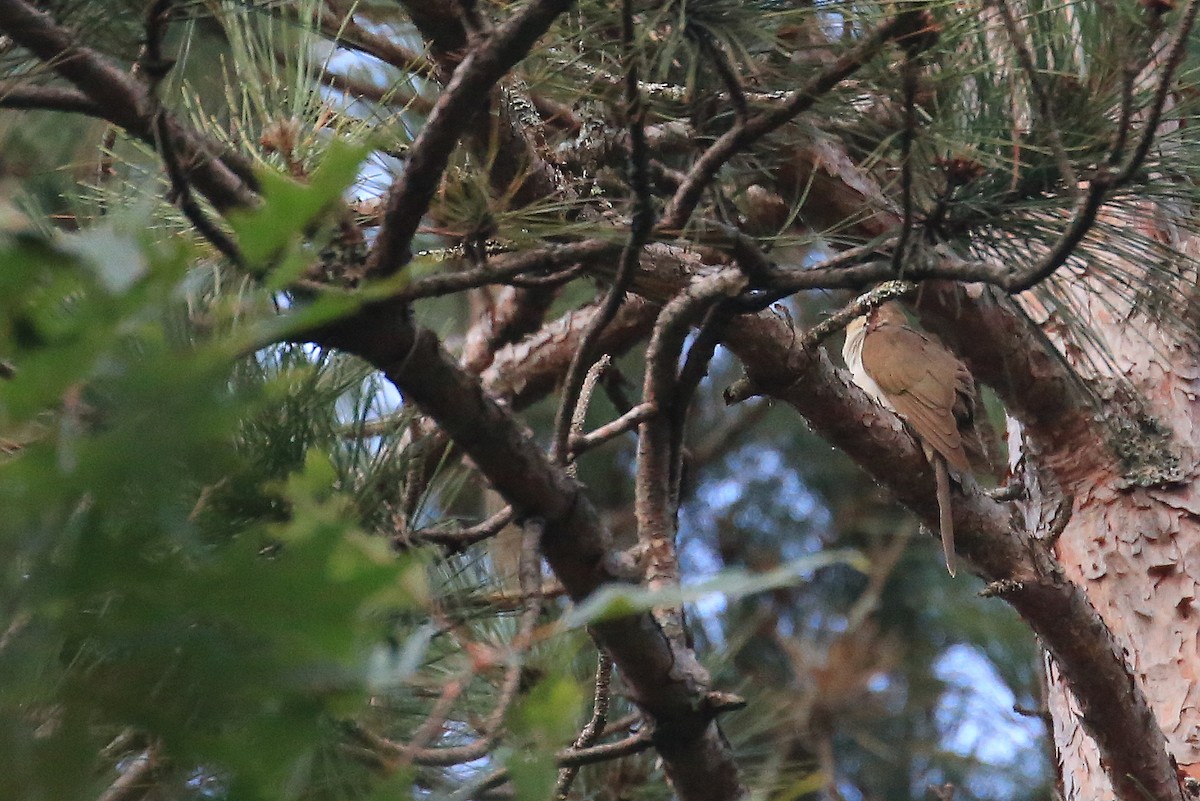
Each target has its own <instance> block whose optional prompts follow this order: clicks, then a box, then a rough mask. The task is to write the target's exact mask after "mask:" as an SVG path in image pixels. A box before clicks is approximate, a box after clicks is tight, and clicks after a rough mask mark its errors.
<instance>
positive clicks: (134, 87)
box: [0, 0, 255, 210]
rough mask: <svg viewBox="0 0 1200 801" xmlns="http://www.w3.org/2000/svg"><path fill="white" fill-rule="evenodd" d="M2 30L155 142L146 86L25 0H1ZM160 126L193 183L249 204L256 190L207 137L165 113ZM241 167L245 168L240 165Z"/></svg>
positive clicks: (107, 114)
mask: <svg viewBox="0 0 1200 801" xmlns="http://www.w3.org/2000/svg"><path fill="white" fill-rule="evenodd" d="M0 30H3V31H4V32H5V33H6V34H8V35H9V36H11V37H12V39H13V41H15V42H16V43H17V44H19V45H21V46H22V47H24V48H25V49H27V50H29V51H30V52H31V53H33V55H35V56H36V57H37V58H39V59H41V60H42V61H44V62H46V64H48V65H49V66H50V67H51V68H52V69H53V70H54V71H55V72H57V73H58V74H59V75H60V76H62V77H63V78H65V79H67V80H68V81H70V82H71V83H72V84H74V85H75V86H76V87H77V88H78V89H79V90H80V91H81V92H82V93H83V94H84V95H85V96H86V97H87V98H88V99H89V100H90V101H91V102H92V103H93V104H94V105H95V106H96V108H98V109H100V111H101V113H102V114H103V115H104V118H105V119H107V120H108V121H110V122H112V123H113V124H114V125H118V126H120V127H122V128H124V129H125V130H126V131H127V132H128V133H129V134H130V135H131V136H135V137H137V138H138V139H141V140H142V141H144V142H147V143H149V144H151V145H154V144H155V134H156V126H155V122H154V114H153V109H154V104H153V103H152V102H151V100H150V98H149V96H148V94H147V92H146V89H145V87H144V86H142V85H141V84H139V83H138V82H137V81H135V80H134V79H133V78H131V77H130V76H129V75H128V74H126V73H125V72H123V71H122V70H120V69H118V68H117V67H116V66H115V65H113V64H111V63H109V62H108V61H107V60H106V59H105V58H104V57H103V56H101V55H100V54H99V53H97V52H95V51H94V50H92V49H90V48H87V47H84V46H82V45H79V44H77V43H76V42H75V38H74V36H73V35H72V34H71V33H70V32H69V31H68V30H67V29H65V28H63V27H62V26H60V25H59V24H58V23H57V22H55V21H54V19H53V18H52V17H51V16H50V15H49V14H46V13H45V12H43V11H39V10H38V9H36V8H34V6H33V5H31V4H30V3H28V2H25V0H0ZM162 114H163V115H164V116H163V121H162V126H161V127H162V129H163V130H164V131H165V132H166V133H167V134H168V135H169V137H170V140H171V148H172V150H173V151H174V153H175V154H176V157H177V158H178V161H179V164H180V166H181V167H182V169H183V171H184V174H185V176H186V178H187V180H188V182H189V183H190V184H192V185H193V186H195V187H196V188H197V189H198V190H199V191H200V192H201V193H202V194H203V195H204V196H205V197H207V198H208V199H209V201H211V202H212V204H213V205H214V206H216V207H217V208H218V209H222V210H224V209H229V208H232V207H236V206H251V205H253V204H254V202H255V195H254V193H253V192H252V191H251V186H250V185H249V184H248V183H247V181H246V180H243V179H244V178H245V177H246V176H245V175H244V174H243V175H241V176H239V175H238V174H237V173H235V172H234V170H232V169H230V166H229V165H227V164H226V163H225V162H223V161H222V160H221V158H220V157H219V156H216V155H214V154H213V153H212V152H211V148H210V147H208V146H207V145H206V144H205V142H204V140H203V138H202V137H201V136H199V135H198V134H196V133H195V132H193V131H190V130H188V129H187V128H185V127H184V126H183V125H182V124H180V123H179V121H178V120H176V119H175V118H174V117H172V116H170V115H168V114H166V112H162ZM239 172H241V170H239Z"/></svg>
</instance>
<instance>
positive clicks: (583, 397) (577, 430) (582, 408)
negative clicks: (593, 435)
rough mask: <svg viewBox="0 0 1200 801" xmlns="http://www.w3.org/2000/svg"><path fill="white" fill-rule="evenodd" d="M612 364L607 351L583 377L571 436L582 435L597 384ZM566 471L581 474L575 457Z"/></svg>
mask: <svg viewBox="0 0 1200 801" xmlns="http://www.w3.org/2000/svg"><path fill="white" fill-rule="evenodd" d="M611 366H612V358H611V357H610V356H609V355H608V354H607V353H606V354H604V355H603V356H601V357H600V358H599V359H597V360H596V363H595V364H593V365H592V366H591V367H589V368H588V371H587V375H585V376H584V377H583V384H582V385H580V388H579V402H578V403H576V404H575V411H574V412H572V414H571V432H570V436H571V437H572V438H574V437H579V436H580V435H581V432H582V431H583V424H584V422H585V421H586V420H587V413H588V407H589V406H591V405H592V395H593V394H594V393H595V391H596V385H597V384H598V383H600V378H601V376H603V375H604V371H605V370H607V369H608V368H609V367H611ZM566 471H567V475H569V476H570V477H571V478H577V477H578V476H579V465H577V464H576V463H575V460H574V459H571V460H570V461H568V462H567V464H566Z"/></svg>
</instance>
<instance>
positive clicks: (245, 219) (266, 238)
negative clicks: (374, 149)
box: [229, 139, 370, 283]
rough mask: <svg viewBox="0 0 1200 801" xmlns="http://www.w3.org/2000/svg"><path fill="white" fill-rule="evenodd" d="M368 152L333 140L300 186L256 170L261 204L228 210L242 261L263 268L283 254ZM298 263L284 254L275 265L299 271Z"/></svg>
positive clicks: (348, 181)
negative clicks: (282, 260) (243, 259)
mask: <svg viewBox="0 0 1200 801" xmlns="http://www.w3.org/2000/svg"><path fill="white" fill-rule="evenodd" d="M369 152H370V147H369V146H367V145H352V144H349V143H347V142H343V141H342V140H339V139H335V140H333V141H332V142H331V143H330V144H329V150H328V151H326V153H325V160H324V161H323V162H322V163H321V165H320V166H319V167H317V169H315V170H314V171H313V173H312V176H311V177H310V178H309V181H308V183H306V184H302V183H300V182H298V181H295V180H293V179H291V178H288V177H286V176H284V175H281V174H280V173H277V172H271V171H267V170H263V171H260V172H259V174H258V179H259V183H260V185H261V187H262V197H263V203H262V205H261V206H259V207H258V208H257V209H254V210H252V211H239V212H232V213H230V214H229V224H230V226H232V228H233V230H234V233H235V234H236V235H237V238H238V246H239V247H240V248H241V250H242V255H243V256H244V257H245V259H246V261H247V263H248V264H249V265H250V266H252V267H257V268H265V267H267V266H269V264H270V262H272V261H273V260H275V259H277V258H278V257H279V256H280V255H281V254H283V253H284V251H285V250H286V248H287V247H288V246H289V245H291V244H292V243H293V242H294V241H295V240H296V239H297V238H298V236H299V235H300V234H301V233H302V232H304V231H305V230H306V229H308V228H310V227H311V226H313V225H314V224H315V223H316V222H317V221H318V220H319V219H320V217H321V215H322V214H323V213H324V212H325V211H326V210H327V209H328V208H329V207H330V205H331V204H332V203H333V202H334V201H336V200H337V199H338V198H339V197H341V194H342V192H344V191H345V190H346V188H347V187H349V186H350V185H351V184H352V183H353V182H354V179H355V178H356V177H357V175H358V167H359V165H360V164H361V163H362V161H363V159H365V158H366V156H367V154H368V153H369ZM303 263H304V260H302V259H286V258H285V261H284V264H283V266H281V267H280V269H283V270H284V271H286V272H289V273H292V272H295V271H296V270H298V269H301V268H302V266H303ZM283 283H287V282H286V281H284V282H283Z"/></svg>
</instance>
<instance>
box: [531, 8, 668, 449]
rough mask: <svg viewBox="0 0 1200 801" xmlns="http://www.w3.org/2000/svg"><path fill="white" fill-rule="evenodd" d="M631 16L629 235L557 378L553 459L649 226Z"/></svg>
mask: <svg viewBox="0 0 1200 801" xmlns="http://www.w3.org/2000/svg"><path fill="white" fill-rule="evenodd" d="M633 37H634V21H633V9H632V6H631V5H630V0H624V2H623V4H622V7H621V42H622V50H623V58H624V61H625V117H626V122H627V124H628V127H629V184H630V187H631V188H632V190H633V219H632V220H631V221H630V225H629V238H628V239H627V240H626V242H625V248H624V250H622V251H621V261H620V263H619V265H618V266H617V274H616V277H615V278H613V283H612V286H610V287H609V290H608V294H607V295H605V297H604V301H603V303H601V305H600V309H599V311H597V313H596V316H595V317H594V318H592V323H591V325H590V326H588V330H587V331H586V332H585V333H584V335H583V338H582V340H580V343H579V348H578V349H577V350H576V352H575V354H574V356H573V357H572V359H571V364H570V366H569V367H568V368H567V374H566V376H565V377H564V378H563V391H562V399H561V400H560V402H559V407H558V413H557V414H556V416H555V418H554V438H553V440H552V442H551V446H550V456H551V459H553V460H554V461H556V462H558V463H560V464H563V463H565V462H566V460H567V458H568V455H569V452H570V448H569V440H570V435H571V432H570V428H571V424H570V421H571V418H572V416H573V415H574V412H575V405H576V403H578V400H579V392H580V388H581V386H582V384H583V379H584V376H585V375H586V374H587V370H588V368H589V367H590V366H591V363H592V357H593V353H592V351H593V349H594V348H595V345H596V343H597V342H598V341H599V340H600V337H601V336H602V335H603V333H604V329H605V327H607V326H608V324H609V323H610V322H611V321H612V319H613V317H615V316H616V314H617V310H618V309H619V308H620V306H621V303H622V302H623V301H624V299H625V290H626V289H628V287H629V284H630V282H631V281H632V279H633V272H634V269H635V268H636V267H637V263H638V260H639V258H640V256H641V253H642V247H643V246H644V245H645V244H646V241H647V240H648V239H649V237H650V233H651V231H652V230H653V229H654V206H653V202H652V200H651V196H650V177H649V166H648V162H649V152H648V148H647V145H646V128H645V115H646V107H645V105H644V104H643V103H642V96H641V93H640V92H639V91H638V64H637V53H636V51H635V49H634V46H633Z"/></svg>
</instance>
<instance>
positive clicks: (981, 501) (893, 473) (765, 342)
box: [726, 314, 1181, 801]
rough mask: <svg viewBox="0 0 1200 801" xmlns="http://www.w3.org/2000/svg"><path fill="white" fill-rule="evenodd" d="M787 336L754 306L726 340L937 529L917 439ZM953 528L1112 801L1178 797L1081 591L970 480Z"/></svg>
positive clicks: (1143, 711) (1140, 698) (753, 371)
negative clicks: (1033, 647) (1025, 635)
mask: <svg viewBox="0 0 1200 801" xmlns="http://www.w3.org/2000/svg"><path fill="white" fill-rule="evenodd" d="M796 341H797V338H796V337H794V336H792V332H791V328H790V326H789V325H787V324H786V323H784V322H783V321H781V320H779V319H777V318H775V317H773V316H771V315H768V314H759V315H755V316H753V317H746V318H742V319H741V320H739V321H738V325H735V326H731V327H730V331H729V336H728V337H727V339H726V344H728V345H729V347H730V348H731V349H732V350H733V351H734V353H735V354H737V355H738V357H739V358H741V359H742V361H743V362H744V363H745V364H746V368H747V371H748V373H749V375H750V377H751V379H752V380H754V381H755V382H756V383H757V384H758V386H759V387H760V388H761V389H763V390H764V391H765V392H766V393H767V394H770V395H772V396H773V397H776V398H779V399H781V400H783V401H785V402H787V403H788V404H790V405H792V406H793V407H794V408H795V409H796V410H797V411H799V412H800V413H801V414H802V415H803V416H804V417H805V418H806V419H807V420H808V422H809V424H810V425H811V426H812V427H813V428H814V429H815V430H816V431H817V433H819V434H820V435H821V436H823V437H824V438H825V439H826V440H828V441H829V442H831V443H832V444H834V445H836V446H838V447H839V448H841V449H842V450H843V451H845V452H846V453H847V454H849V455H850V457H851V458H853V459H854V460H855V461H856V462H858V463H859V464H860V465H861V466H862V467H863V468H864V469H866V470H867V471H868V472H869V473H870V474H871V475H872V476H874V478H875V479H876V480H877V481H879V482H880V483H882V484H883V485H884V486H886V487H887V488H888V489H890V490H891V491H892V492H893V493H894V494H895V495H896V497H897V498H898V500H899V501H900V502H901V503H903V504H904V505H905V506H907V507H908V508H909V509H911V510H912V511H913V512H915V513H916V514H917V515H918V516H919V517H920V518H921V519H922V520H924V521H925V522H926V523H927V524H929V525H930V526H931V527H932V528H935V529H936V520H937V514H938V509H937V502H936V500H935V499H934V492H933V475H932V470H931V469H930V467H929V465H928V463H927V462H926V461H925V458H924V456H923V454H922V451H921V447H920V445H919V444H917V442H916V441H915V440H914V439H913V438H912V436H911V435H910V434H909V433H908V432H907V430H906V429H905V428H904V426H903V424H901V423H900V421H899V419H898V418H896V417H895V416H894V415H893V414H891V413H890V412H886V411H884V410H883V409H882V408H881V407H879V406H878V405H876V404H875V403H874V402H873V401H871V400H870V399H869V398H868V397H867V396H866V394H865V393H863V392H862V391H860V390H858V389H857V388H856V387H854V386H852V385H851V383H850V382H849V380H848V379H846V378H844V377H843V376H842V375H840V374H839V373H838V371H836V370H834V368H833V367H832V365H831V364H830V363H829V361H828V359H827V358H826V357H825V356H824V354H823V353H822V352H820V351H815V352H814V351H804V350H802V349H801V348H799V347H797V345H796V344H795V343H796ZM789 343H791V344H789ZM954 531H955V537H956V540H957V545H958V548H959V552H960V553H961V554H963V555H964V556H966V557H967V558H968V559H969V560H970V561H971V562H972V563H974V565H975V566H976V569H977V571H978V572H979V574H980V575H982V576H983V577H984V578H985V579H988V580H989V581H991V582H993V589H994V593H993V594H996V595H999V596H1001V597H1002V598H1003V599H1004V600H1006V601H1008V603H1010V604H1011V605H1012V606H1013V608H1014V609H1016V611H1017V612H1018V613H1019V614H1020V615H1021V617H1022V618H1024V620H1025V621H1026V623H1028V624H1029V626H1030V627H1031V628H1032V629H1033V630H1034V632H1035V633H1036V634H1037V635H1038V637H1039V638H1040V640H1041V641H1042V643H1043V645H1045V647H1046V648H1047V650H1048V651H1049V652H1050V653H1051V654H1052V655H1053V656H1054V658H1055V659H1056V660H1057V662H1058V664H1059V667H1060V669H1061V670H1062V673H1063V676H1064V677H1065V678H1066V679H1067V683H1068V684H1069V686H1070V687H1071V690H1072V692H1073V693H1074V695H1075V699H1076V701H1077V703H1078V704H1079V708H1080V711H1081V719H1082V721H1083V725H1084V728H1085V729H1086V730H1087V732H1088V734H1090V735H1091V736H1092V738H1093V739H1094V740H1095V741H1096V743H1097V745H1098V747H1099V749H1100V753H1101V756H1102V758H1103V760H1104V764H1105V765H1106V767H1107V768H1108V772H1109V775H1110V776H1111V777H1112V780H1113V784H1114V786H1115V787H1116V789H1117V793H1118V795H1119V797H1120V798H1121V799H1122V801H1145V800H1146V799H1148V798H1151V799H1157V800H1159V801H1179V799H1180V798H1181V793H1180V789H1179V783H1178V780H1177V778H1176V776H1175V769H1174V766H1173V765H1172V762H1171V758H1170V756H1169V755H1168V753H1167V750H1166V739H1165V737H1164V736H1163V733H1162V731H1161V729H1160V728H1159V727H1158V724H1157V722H1156V721H1155V718H1154V714H1153V712H1152V710H1151V709H1150V705H1149V703H1148V701H1147V700H1146V696H1145V695H1144V693H1143V692H1142V689H1141V687H1139V686H1138V684H1137V683H1136V681H1135V680H1134V678H1133V676H1132V675H1131V673H1130V671H1129V669H1128V667H1127V666H1126V664H1125V659H1124V655H1123V651H1122V648H1121V646H1120V645H1119V644H1118V643H1117V642H1116V640H1115V639H1114V638H1113V635H1112V632H1111V631H1110V630H1109V629H1108V627H1107V626H1106V625H1105V623H1104V621H1103V620H1102V619H1101V618H1100V617H1099V615H1098V614H1097V613H1096V611H1095V609H1094V608H1093V607H1092V606H1091V604H1090V603H1089V601H1088V599H1087V596H1086V594H1085V593H1084V592H1083V591H1082V590H1081V589H1080V588H1079V587H1077V586H1076V585H1074V584H1073V583H1071V582H1070V581H1068V580H1067V579H1066V578H1065V577H1064V576H1063V575H1062V573H1061V571H1060V570H1059V569H1058V567H1057V565H1056V563H1055V562H1054V561H1053V558H1052V557H1051V556H1050V555H1049V553H1048V552H1047V551H1046V549H1045V547H1044V545H1043V544H1042V543H1040V542H1037V541H1034V540H1032V539H1031V538H1030V537H1029V536H1028V534H1027V533H1026V532H1024V531H1021V530H1019V529H1018V528H1016V527H1015V525H1014V524H1013V522H1012V519H1011V517H1010V515H1009V513H1008V511H1007V509H1005V508H1004V506H1002V505H1001V504H1000V503H997V502H996V501H993V500H991V499H990V498H988V497H987V496H985V495H983V494H982V493H980V492H979V491H978V490H976V489H970V490H966V491H963V492H962V493H959V494H956V495H955V497H954Z"/></svg>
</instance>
